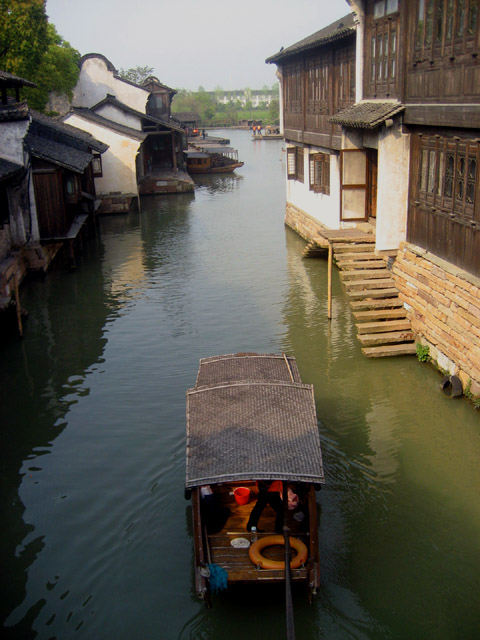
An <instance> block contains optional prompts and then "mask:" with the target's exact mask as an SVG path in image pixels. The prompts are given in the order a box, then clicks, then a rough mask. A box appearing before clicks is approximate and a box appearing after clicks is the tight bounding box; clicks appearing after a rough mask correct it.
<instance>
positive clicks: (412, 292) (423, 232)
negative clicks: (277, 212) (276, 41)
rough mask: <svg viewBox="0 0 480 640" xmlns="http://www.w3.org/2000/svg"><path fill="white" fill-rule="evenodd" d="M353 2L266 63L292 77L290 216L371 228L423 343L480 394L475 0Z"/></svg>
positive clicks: (287, 121)
mask: <svg viewBox="0 0 480 640" xmlns="http://www.w3.org/2000/svg"><path fill="white" fill-rule="evenodd" d="M348 4H349V5H350V8H351V9H352V13H351V14H349V15H348V16H346V17H345V18H344V19H342V20H340V21H337V22H336V23H333V24H332V25H330V26H328V27H326V28H324V29H322V30H321V31H319V32H316V33H315V34H313V35H312V36H309V37H308V38H306V39H304V40H302V41H300V42H299V43H297V44H295V45H292V46H291V47H287V48H285V49H284V50H282V51H280V52H278V53H277V54H275V55H274V56H271V57H270V58H268V59H267V62H274V63H276V64H277V66H278V75H279V78H280V80H281V85H282V90H281V99H282V105H281V113H282V111H283V118H282V120H283V122H282V124H283V127H284V135H285V139H286V141H287V143H288V148H287V154H288V156H287V158H288V162H287V165H288V166H287V174H288V175H287V180H288V182H287V212H286V222H287V224H289V225H290V226H291V227H292V228H294V229H295V230H297V232H299V233H300V234H301V235H303V236H304V237H306V238H308V237H310V238H312V237H315V236H317V237H318V235H319V234H320V235H321V233H322V232H323V231H325V230H332V229H350V228H357V229H362V230H364V231H368V232H370V233H371V234H372V236H373V238H374V240H375V250H376V253H377V254H378V255H385V256H386V255H388V256H389V262H390V263H392V262H393V269H392V275H393V276H394V278H395V282H396V284H397V287H398V289H399V291H400V297H401V299H402V300H403V302H404V305H405V308H406V310H407V312H408V316H409V318H410V320H411V323H412V328H413V329H414V331H415V334H416V336H417V340H420V341H423V342H424V343H425V344H427V345H428V346H429V348H430V351H431V355H432V357H433V359H434V360H436V361H437V362H438V364H439V366H440V367H441V368H442V369H443V370H445V371H447V372H449V373H451V374H452V373H457V374H459V375H460V376H461V378H462V381H463V382H464V386H465V385H467V384H470V385H473V386H474V387H475V388H476V389H477V390H478V391H477V393H478V394H480V322H479V321H478V318H479V317H480V303H479V300H480V288H479V286H480V282H479V278H480V230H479V225H480V188H479V175H478V172H479V162H480V157H479V143H478V140H479V129H480V61H479V58H478V53H479V49H480V17H479V15H478V13H479V5H478V0H428V2H427V1H426V0H348ZM322 60H323V61H324V62H323V63H322ZM454 290H455V291H456V294H457V295H456V297H455V295H454V294H453V291H454ZM452 327H453V329H452Z"/></svg>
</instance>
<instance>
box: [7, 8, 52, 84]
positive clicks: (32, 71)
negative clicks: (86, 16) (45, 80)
mask: <svg viewBox="0 0 480 640" xmlns="http://www.w3.org/2000/svg"><path fill="white" fill-rule="evenodd" d="M0 16H1V18H0V69H3V70H4V71H8V72H10V73H13V74H15V75H18V76H20V77H22V78H26V79H27V80H31V81H32V82H35V79H36V76H37V70H38V68H39V66H40V63H41V61H42V58H43V56H44V54H45V51H46V50H47V47H48V33H47V24H48V18H47V15H46V13H45V1H44V0H0Z"/></svg>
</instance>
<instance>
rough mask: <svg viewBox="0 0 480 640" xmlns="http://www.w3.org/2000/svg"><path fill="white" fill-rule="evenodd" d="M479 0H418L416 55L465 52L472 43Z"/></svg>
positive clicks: (473, 41) (476, 24) (476, 23)
mask: <svg viewBox="0 0 480 640" xmlns="http://www.w3.org/2000/svg"><path fill="white" fill-rule="evenodd" d="M478 11H479V5H478V0H418V11H417V22H416V34H415V55H416V57H417V58H420V59H421V58H423V56H429V57H431V56H432V55H433V54H434V53H435V55H442V54H443V52H444V51H445V50H448V49H449V50H450V52H455V53H456V54H459V53H466V52H468V51H470V50H471V49H472V48H473V47H474V45H475V36H476V33H477V26H478Z"/></svg>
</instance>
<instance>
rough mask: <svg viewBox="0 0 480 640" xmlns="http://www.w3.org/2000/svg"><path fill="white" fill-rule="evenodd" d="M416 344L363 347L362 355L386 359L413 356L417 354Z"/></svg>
mask: <svg viewBox="0 0 480 640" xmlns="http://www.w3.org/2000/svg"><path fill="white" fill-rule="evenodd" d="M416 352H417V351H416V346H415V343H414V342H408V343H406V344H386V345H383V346H380V347H363V349H362V353H363V355H365V356H367V358H385V357H388V356H411V355H415V354H416Z"/></svg>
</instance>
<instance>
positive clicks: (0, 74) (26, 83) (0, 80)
mask: <svg viewBox="0 0 480 640" xmlns="http://www.w3.org/2000/svg"><path fill="white" fill-rule="evenodd" d="M0 85H3V86H7V87H36V86H37V85H36V84H35V83H34V82H30V80H25V78H20V77H19V76H14V75H13V74H12V73H8V71H2V70H1V69H0Z"/></svg>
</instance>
